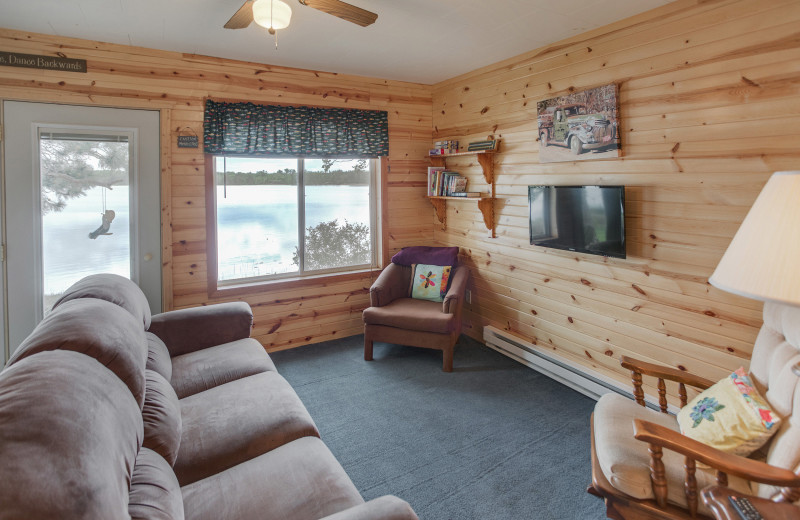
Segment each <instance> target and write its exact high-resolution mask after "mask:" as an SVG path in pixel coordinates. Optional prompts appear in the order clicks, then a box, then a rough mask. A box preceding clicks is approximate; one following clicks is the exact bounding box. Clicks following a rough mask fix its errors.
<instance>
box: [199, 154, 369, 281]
mask: <svg viewBox="0 0 800 520" xmlns="http://www.w3.org/2000/svg"><path fill="white" fill-rule="evenodd" d="M376 162H377V161H376V160H375V159H360V158H352V159H303V158H264V157H241V156H224V155H217V156H214V157H213V161H212V164H213V169H214V172H213V174H214V181H215V185H216V190H215V195H216V199H215V202H216V222H215V227H216V242H217V282H218V284H219V285H234V284H241V283H243V282H244V283H247V282H250V281H259V280H273V279H281V278H294V277H301V276H310V275H319V274H326V273H340V272H347V271H355V270H360V269H367V268H371V267H373V266H375V265H376V258H377V255H376V250H377V247H376V237H377V235H378V233H377V217H376V215H377V211H376V206H377V204H376V200H377V197H376V189H375V187H376V186H377V183H376V181H375V176H376Z"/></svg>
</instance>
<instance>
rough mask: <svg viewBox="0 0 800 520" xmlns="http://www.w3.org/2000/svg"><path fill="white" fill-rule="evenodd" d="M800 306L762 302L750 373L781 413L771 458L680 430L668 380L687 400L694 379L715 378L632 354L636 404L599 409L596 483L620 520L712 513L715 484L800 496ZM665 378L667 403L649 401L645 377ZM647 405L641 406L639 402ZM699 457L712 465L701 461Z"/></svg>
mask: <svg viewBox="0 0 800 520" xmlns="http://www.w3.org/2000/svg"><path fill="white" fill-rule="evenodd" d="M797 362H800V308H798V307H788V306H785V305H780V304H776V303H767V304H765V306H764V326H763V327H762V329H761V331H760V333H759V335H758V338H757V340H756V344H755V346H754V349H753V355H752V360H751V363H750V376H751V378H752V379H753V383H754V384H755V386H756V387H757V389H758V390H759V392H760V393H761V395H762V396H764V398H765V399H767V401H768V402H769V404H770V406H771V407H772V409H773V410H774V411H776V412H777V413H778V414H779V415H781V417H782V418H783V423H782V424H781V427H780V429H779V430H778V432H777V434H776V435H775V437H773V439H772V440H771V441H770V444H769V445H768V446H767V448H768V450H767V457H766V462H761V461H759V460H755V459H754V458H745V457H740V456H737V455H731V454H729V453H725V452H722V451H720V450H717V449H715V448H712V447H710V446H708V445H706V444H703V443H700V442H697V441H695V440H692V439H690V438H688V437H685V436H683V435H681V433H680V430H679V428H678V424H677V420H676V419H675V417H674V416H672V415H670V414H668V413H667V392H666V384H665V380H668V381H674V382H677V383H678V385H679V386H678V388H679V390H678V395H679V397H680V404H681V407H683V406H686V402H687V395H686V385H689V386H692V387H695V388H698V389H701V390H704V389H706V388H708V387H710V386H711V385H712V384H714V382H712V381H709V380H707V379H704V378H701V377H697V376H694V375H691V374H688V373H686V372H682V371H680V370H676V369H672V368H668V367H662V366H658V365H654V364H652V363H646V362H642V361H637V360H633V359H630V358H627V357H624V358H622V366H623V367H625V368H627V369H629V370H630V371H631V374H632V379H633V394H634V398H635V403H634V402H633V401H631V400H629V399H627V398H625V397H622V396H620V395H618V394H607V395H604V396H603V397H602V398H601V399H600V400H599V401H598V403H597V405H596V407H595V411H594V413H593V414H592V420H591V424H592V434H591V435H592V447H591V450H592V454H591V457H592V485H591V486H590V487H589V488H588V490H587V491H588V492H589V493H592V494H594V495H596V496H598V497H601V498H603V499H604V501H605V503H606V515H607V516H608V517H609V518H613V519H616V520H632V519H664V518H671V519H684V520H688V519H694V518H711V512H710V511H709V510H708V509H707V508H706V506H705V505H704V504H702V502H701V501H700V500H699V492H698V490H700V489H702V488H704V487H706V486H710V485H713V484H720V485H723V486H728V487H730V488H732V489H734V490H736V491H737V492H740V493H744V494H748V495H758V496H760V497H765V498H769V499H771V500H773V501H776V502H797V501H798V500H799V499H800V476H798V474H797V472H798V471H799V470H800V376H798V375H797V374H796V373H795V372H793V371H792V368H793V366H794V365H795V364H796V363H797ZM643 375H647V376H652V377H655V378H657V379H658V383H657V388H658V397H659V408H660V410H661V412H662V413H658V412H656V411H654V410H650V409H648V408H646V407H645V399H644V391H643V390H642V376H643ZM639 405H640V406H639ZM696 462H700V463H702V464H704V465H706V466H708V467H709V468H711V469H705V468H703V467H698V466H697V464H696Z"/></svg>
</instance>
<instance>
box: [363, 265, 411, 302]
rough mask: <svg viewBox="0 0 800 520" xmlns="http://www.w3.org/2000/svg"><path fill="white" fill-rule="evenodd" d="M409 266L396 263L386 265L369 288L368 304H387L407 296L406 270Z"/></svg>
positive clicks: (408, 269) (407, 279) (407, 280)
mask: <svg viewBox="0 0 800 520" xmlns="http://www.w3.org/2000/svg"><path fill="white" fill-rule="evenodd" d="M410 270H411V268H410V267H408V266H402V265H398V264H389V265H387V266H386V267H385V268H384V269H383V271H381V274H379V275H378V278H377V279H376V280H375V282H374V283H373V284H372V287H370V288H369V304H370V305H371V306H372V307H383V306H384V305H389V304H390V303H392V302H393V301H394V300H396V299H398V298H405V297H406V296H408V282H409V278H408V271H410Z"/></svg>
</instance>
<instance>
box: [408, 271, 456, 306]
mask: <svg viewBox="0 0 800 520" xmlns="http://www.w3.org/2000/svg"><path fill="white" fill-rule="evenodd" d="M412 269H413V271H414V275H413V276H412V277H411V287H410V288H409V289H410V290H409V293H410V296H411V297H412V298H415V299H417V300H429V301H432V302H441V301H443V300H444V297H445V295H446V294H447V287H448V282H449V281H450V269H451V266H449V265H431V264H414V265H413V266H412Z"/></svg>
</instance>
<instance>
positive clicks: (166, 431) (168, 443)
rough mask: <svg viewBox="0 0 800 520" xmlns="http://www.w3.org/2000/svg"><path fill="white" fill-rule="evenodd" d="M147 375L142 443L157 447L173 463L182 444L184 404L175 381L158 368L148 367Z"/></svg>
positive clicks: (156, 449) (155, 449)
mask: <svg viewBox="0 0 800 520" xmlns="http://www.w3.org/2000/svg"><path fill="white" fill-rule="evenodd" d="M145 377H146V379H147V387H146V391H145V394H144V407H143V408H142V420H143V421H144V442H143V443H142V446H144V447H146V448H150V449H151V450H153V451H155V452H156V453H158V454H159V455H161V456H162V457H164V459H166V461H167V462H169V464H170V466H173V465H175V459H177V458H178V448H179V447H180V445H181V406H180V404H179V403H178V396H177V395H175V390H174V389H173V388H172V385H170V384H169V383H168V382H167V380H166V379H164V377H163V376H162V375H161V374H159V373H158V372H154V371H152V370H146V371H145Z"/></svg>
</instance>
